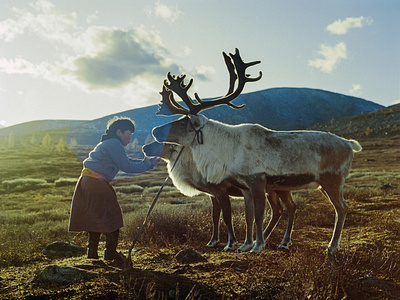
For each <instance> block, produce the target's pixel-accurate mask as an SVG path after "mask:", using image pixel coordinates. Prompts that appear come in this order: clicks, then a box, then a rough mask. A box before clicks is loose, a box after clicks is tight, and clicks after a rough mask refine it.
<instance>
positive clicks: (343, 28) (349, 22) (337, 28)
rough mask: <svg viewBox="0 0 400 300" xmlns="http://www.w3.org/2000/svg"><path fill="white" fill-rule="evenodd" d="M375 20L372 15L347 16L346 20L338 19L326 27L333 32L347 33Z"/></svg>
mask: <svg viewBox="0 0 400 300" xmlns="http://www.w3.org/2000/svg"><path fill="white" fill-rule="evenodd" d="M373 22H374V21H373V20H372V18H370V17H366V18H365V17H359V18H346V19H345V20H344V21H342V20H340V19H339V20H337V21H335V22H333V23H332V24H330V25H328V26H327V27H326V29H327V30H328V31H329V32H330V33H332V34H338V35H342V34H346V33H347V31H348V30H349V29H352V28H362V27H363V26H364V25H371V24H372V23H373Z"/></svg>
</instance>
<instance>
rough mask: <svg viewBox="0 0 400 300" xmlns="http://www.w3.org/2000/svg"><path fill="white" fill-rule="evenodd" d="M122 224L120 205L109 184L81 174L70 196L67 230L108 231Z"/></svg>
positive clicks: (116, 228) (114, 229)
mask: <svg viewBox="0 0 400 300" xmlns="http://www.w3.org/2000/svg"><path fill="white" fill-rule="evenodd" d="M123 226H124V222H123V218H122V211H121V207H120V206H119V204H118V201H117V195H116V193H115V190H114V188H113V187H112V186H111V184H110V183H109V182H107V181H101V180H99V179H96V178H92V177H88V176H81V177H80V178H79V180H78V183H77V184H76V187H75V192H74V196H73V198H72V204H71V215H70V218H69V228H68V230H69V231H93V232H103V233H109V232H113V231H116V230H118V229H120V228H121V227H123Z"/></svg>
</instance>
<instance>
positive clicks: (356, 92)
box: [349, 84, 362, 97]
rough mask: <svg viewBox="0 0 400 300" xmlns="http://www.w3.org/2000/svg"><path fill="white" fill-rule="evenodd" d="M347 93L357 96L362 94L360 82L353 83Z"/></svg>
mask: <svg viewBox="0 0 400 300" xmlns="http://www.w3.org/2000/svg"><path fill="white" fill-rule="evenodd" d="M349 94H350V95H352V96H357V97H359V96H361V95H362V86H361V84H353V85H352V87H351V89H350V91H349Z"/></svg>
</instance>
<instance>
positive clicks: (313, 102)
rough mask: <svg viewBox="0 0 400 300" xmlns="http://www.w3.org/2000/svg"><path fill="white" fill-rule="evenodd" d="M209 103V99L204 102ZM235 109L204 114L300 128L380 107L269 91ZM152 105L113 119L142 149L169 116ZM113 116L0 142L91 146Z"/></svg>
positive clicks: (52, 123) (28, 127)
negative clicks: (121, 120)
mask: <svg viewBox="0 0 400 300" xmlns="http://www.w3.org/2000/svg"><path fill="white" fill-rule="evenodd" d="M160 100H161V96H160ZM205 100H210V99H205ZM234 103H235V104H238V105H240V104H246V107H245V108H244V109H241V110H233V109H231V108H229V107H228V106H226V105H225V106H220V107H215V108H213V109H210V110H208V111H204V112H202V113H204V115H206V116H207V117H209V118H211V119H215V120H219V121H221V122H225V123H228V124H240V123H259V124H261V125H263V126H266V127H268V128H271V129H275V130H295V129H306V128H309V127H311V126H313V125H316V124H318V123H324V122H328V121H331V120H336V119H341V118H345V117H349V116H355V115H360V114H363V113H364V114H365V113H369V112H373V111H376V110H379V109H381V108H383V106H382V105H379V104H377V103H374V102H371V101H367V100H364V99H361V98H356V97H352V96H346V95H342V94H338V93H333V92H328V91H323V90H317V89H309V88H272V89H266V90H262V91H258V92H253V93H248V94H242V95H240V96H239V97H238V98H237V99H235V100H234ZM157 109H158V106H157V105H153V106H148V107H143V108H138V109H133V110H128V111H124V112H121V113H118V114H115V115H118V116H126V117H130V118H131V119H133V120H135V122H136V132H135V135H134V137H135V138H137V139H138V141H139V143H140V144H143V143H144V141H145V139H146V138H147V137H148V136H149V135H150V134H151V129H152V128H153V127H155V126H158V125H161V124H163V123H167V122H169V121H171V120H173V119H174V118H175V117H165V116H156V114H155V113H156V112H157ZM113 116H114V115H108V116H105V117H103V118H99V119H95V120H92V121H68V120H64V121H57V120H48V121H35V122H28V123H23V124H18V125H14V126H10V127H7V128H2V129H0V139H1V138H2V139H3V141H4V139H5V138H6V137H8V136H9V134H10V133H11V132H12V133H13V134H14V135H15V136H17V135H18V136H21V137H22V136H24V137H25V138H29V136H31V135H32V134H37V135H38V137H39V138H40V136H43V135H44V134H45V133H46V132H50V133H51V135H52V136H54V138H53V140H58V139H59V138H58V137H57V136H63V137H66V139H67V141H70V140H71V139H72V138H74V139H75V140H76V141H77V143H78V144H96V143H97V142H98V141H99V139H100V137H101V135H102V134H103V133H104V130H105V125H106V123H107V121H108V120H109V119H111V118H112V117H113Z"/></svg>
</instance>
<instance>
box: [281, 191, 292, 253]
mask: <svg viewBox="0 0 400 300" xmlns="http://www.w3.org/2000/svg"><path fill="white" fill-rule="evenodd" d="M278 195H279V197H280V198H281V200H282V202H283V203H284V204H285V206H286V209H287V212H288V223H287V226H286V231H285V235H284V237H283V239H282V241H281V243H280V244H279V246H278V249H286V250H289V247H290V246H291V245H292V231H293V224H294V216H295V213H296V204H295V203H294V202H293V199H292V194H291V192H290V191H279V192H278Z"/></svg>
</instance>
